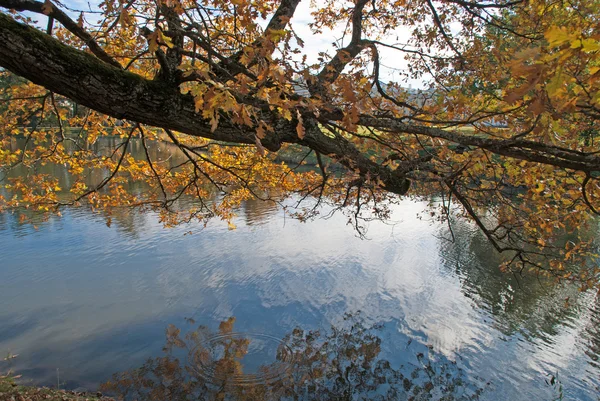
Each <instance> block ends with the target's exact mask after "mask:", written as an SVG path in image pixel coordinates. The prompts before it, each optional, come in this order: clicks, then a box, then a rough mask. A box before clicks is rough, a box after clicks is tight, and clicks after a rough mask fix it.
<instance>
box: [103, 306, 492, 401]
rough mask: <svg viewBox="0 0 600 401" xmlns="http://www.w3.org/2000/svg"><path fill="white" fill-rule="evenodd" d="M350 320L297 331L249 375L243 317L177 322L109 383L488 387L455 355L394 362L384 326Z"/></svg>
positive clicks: (238, 391)
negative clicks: (239, 329) (184, 326)
mask: <svg viewBox="0 0 600 401" xmlns="http://www.w3.org/2000/svg"><path fill="white" fill-rule="evenodd" d="M344 320H345V323H346V324H344V326H343V327H341V328H340V327H332V328H331V330H330V331H328V332H327V333H322V332H319V331H305V330H302V329H300V328H297V329H295V330H293V332H291V333H289V334H288V335H287V336H285V338H284V339H283V340H282V341H281V342H280V343H279V345H278V347H277V351H276V356H275V358H274V359H275V360H274V361H273V363H271V364H269V365H262V366H261V367H259V368H258V369H257V370H256V373H254V374H245V372H244V368H245V367H244V364H243V358H244V356H245V355H246V354H247V353H248V352H249V349H250V347H252V341H253V340H252V339H251V337H244V336H241V335H239V334H236V333H235V332H234V323H235V318H230V319H228V320H226V321H223V322H221V324H220V326H219V330H218V332H217V333H214V332H211V331H210V330H209V329H207V328H206V327H204V326H200V327H198V328H197V329H196V330H193V331H190V332H189V333H187V334H186V335H184V336H182V333H181V330H180V329H178V328H176V327H175V326H172V325H171V326H169V328H168V329H167V333H166V334H167V340H166V346H165V347H164V352H165V355H164V356H162V357H158V358H155V359H149V360H148V361H147V362H146V363H145V364H144V365H143V366H142V367H140V368H138V369H133V370H130V371H126V372H122V373H117V374H115V375H114V376H113V379H112V380H111V381H109V382H107V383H105V384H103V385H102V390H103V391H105V392H109V393H113V394H116V395H117V396H119V397H120V398H124V399H135V400H425V399H427V400H476V399H479V396H480V395H481V393H482V391H483V388H481V387H477V386H475V385H474V384H472V383H469V381H468V380H467V378H466V375H465V374H464V373H463V371H462V370H461V369H460V368H458V367H457V366H456V364H455V363H454V362H451V361H434V360H433V359H430V358H429V357H428V356H426V355H424V354H423V353H419V354H417V355H416V357H417V360H418V363H419V364H418V365H415V364H410V366H400V367H398V368H394V367H393V366H392V363H390V362H389V361H387V360H385V359H383V358H382V357H381V355H380V354H381V338H380V337H379V336H378V335H377V333H378V331H379V330H380V329H381V328H382V326H377V325H374V326H367V325H366V324H365V323H364V321H363V320H362V319H361V318H360V316H356V315H347V316H346V317H345V319H344ZM191 323H193V321H191ZM407 352H408V351H407ZM209 365H210V366H209Z"/></svg>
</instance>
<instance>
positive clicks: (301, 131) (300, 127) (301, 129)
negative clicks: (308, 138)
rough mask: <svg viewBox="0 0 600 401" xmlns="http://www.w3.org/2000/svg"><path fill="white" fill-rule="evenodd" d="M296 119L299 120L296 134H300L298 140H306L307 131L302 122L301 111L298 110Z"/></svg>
mask: <svg viewBox="0 0 600 401" xmlns="http://www.w3.org/2000/svg"><path fill="white" fill-rule="evenodd" d="M296 118H298V124H297V125H296V133H297V134H298V138H300V139H304V137H305V135H306V130H305V129H304V123H303V122H302V114H300V111H299V110H296Z"/></svg>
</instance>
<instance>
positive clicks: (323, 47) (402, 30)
mask: <svg viewBox="0 0 600 401" xmlns="http://www.w3.org/2000/svg"><path fill="white" fill-rule="evenodd" d="M62 3H63V4H64V5H65V6H67V7H69V8H73V9H79V10H90V9H92V10H94V9H97V5H98V4H100V0H92V1H85V0H64V1H63V2H62ZM324 3H325V2H324V1H323V0H302V1H301V2H300V4H299V5H298V8H297V9H296V12H295V13H294V17H293V18H292V21H291V24H292V27H293V29H294V31H295V32H296V34H297V35H298V36H299V37H300V38H301V39H302V40H303V41H304V48H303V52H304V54H306V55H307V61H308V62H309V63H311V62H317V58H318V53H319V52H322V51H325V52H327V53H329V54H330V55H333V54H334V53H335V48H334V46H333V43H334V42H336V41H338V40H340V39H341V38H342V36H343V35H342V33H343V27H341V26H339V27H336V28H335V29H333V30H329V29H327V28H324V29H323V33H322V34H319V35H315V34H313V33H312V32H311V30H310V28H309V23H310V22H312V21H313V17H312V16H311V12H312V11H314V10H315V9H317V8H318V7H320V6H322V5H323V4H324ZM349 4H350V2H349ZM74 17H75V18H76V17H78V15H74ZM36 18H38V19H39V15H38V16H36ZM262 22H263V24H264V25H266V21H262ZM408 36H410V32H409V30H408V28H406V27H399V28H397V29H396V30H394V31H393V32H392V33H391V34H390V37H394V38H396V37H399V38H407V37H408ZM343 45H345V43H343ZM379 53H380V56H381V66H380V77H381V80H382V81H384V82H388V81H392V82H401V83H402V85H403V86H408V87H412V88H424V87H425V83H424V82H423V81H422V80H409V81H407V82H403V81H401V79H402V78H401V77H400V75H399V74H398V72H397V71H396V69H405V68H406V67H407V61H406V60H404V56H403V55H401V54H399V53H398V52H397V51H394V50H392V49H388V48H380V49H379Z"/></svg>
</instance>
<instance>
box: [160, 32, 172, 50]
mask: <svg viewBox="0 0 600 401" xmlns="http://www.w3.org/2000/svg"><path fill="white" fill-rule="evenodd" d="M158 34H159V35H160V40H162V41H163V42H164V44H165V45H167V47H168V48H169V49H172V48H173V46H174V45H173V41H172V40H171V38H170V37H168V36H167V35H165V34H164V33H162V31H158Z"/></svg>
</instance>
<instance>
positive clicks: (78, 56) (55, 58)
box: [0, 14, 408, 194]
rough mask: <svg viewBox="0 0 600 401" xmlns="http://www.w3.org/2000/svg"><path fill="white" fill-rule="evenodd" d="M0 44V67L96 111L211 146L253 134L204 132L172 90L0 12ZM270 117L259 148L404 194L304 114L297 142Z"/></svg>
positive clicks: (230, 129)
mask: <svg viewBox="0 0 600 401" xmlns="http://www.w3.org/2000/svg"><path fill="white" fill-rule="evenodd" d="M0 43H3V45H2V46H0V66H2V67H5V68H7V69H9V70H10V71H12V72H14V73H15V74H18V75H20V76H22V77H25V78H27V79H29V80H30V81H32V82H33V83H36V84H38V85H42V86H44V87H46V88H48V89H49V90H51V91H53V92H56V93H60V94H61V95H64V96H67V97H69V98H70V99H73V100H75V101H76V102H77V103H79V104H82V105H85V106H87V107H90V108H92V109H94V110H97V111H99V112H101V113H104V114H107V115H110V116H113V117H116V118H120V119H128V120H131V121H135V122H138V123H142V124H148V125H152V126H156V127H162V128H165V129H172V130H175V131H179V132H182V133H185V134H189V135H193V136H199V137H203V138H207V139H212V140H217V141H223V142H234V143H244V144H254V143H255V140H256V139H255V131H254V129H252V128H251V127H247V126H239V125H236V124H233V123H231V122H230V121H229V120H228V119H227V118H222V119H221V121H220V123H219V126H218V128H217V129H216V130H214V131H213V130H211V124H210V121H208V120H206V119H205V118H203V117H202V115H201V114H200V113H197V112H196V109H195V103H194V99H193V97H192V96H190V95H183V94H181V93H180V91H179V88H178V86H176V85H169V84H168V83H166V82H163V81H150V80H147V79H144V78H142V77H140V76H138V75H136V74H133V73H130V72H128V71H123V70H120V69H117V68H115V67H112V66H109V65H107V64H105V63H102V62H100V61H99V60H98V59H97V58H95V57H94V56H92V55H90V54H87V53H85V52H83V51H80V50H77V49H73V48H70V47H68V46H66V45H63V44H61V43H60V42H58V41H57V40H55V39H54V38H51V37H50V36H48V35H46V34H44V33H42V32H40V31H38V30H37V29H34V28H32V27H29V26H26V25H23V24H20V23H18V22H16V21H14V20H13V19H12V18H10V17H9V16H7V15H5V14H0ZM265 118H268V116H265ZM270 118H271V121H269V123H270V124H271V125H272V126H273V127H274V132H270V133H269V135H267V136H266V137H265V138H263V139H262V140H261V142H262V144H263V146H264V147H265V148H267V149H269V150H271V151H277V150H278V149H279V148H280V147H281V145H282V144H283V143H286V142H287V143H299V144H301V145H304V146H307V147H310V148H311V149H313V150H316V151H318V152H320V153H322V154H325V155H328V156H330V157H333V158H335V159H337V160H338V161H339V162H340V163H341V164H343V165H344V166H346V167H348V168H350V169H353V170H354V169H357V170H358V171H360V172H361V174H362V175H364V176H365V177H367V176H370V177H373V178H375V177H377V178H379V179H380V180H381V181H382V182H383V183H384V185H385V187H386V188H387V189H388V190H389V191H391V192H395V193H400V194H403V193H405V192H406V191H407V190H408V184H407V180H406V179H405V177H404V175H403V174H404V172H400V171H398V172H394V171H392V170H390V169H389V168H387V167H385V166H381V165H379V164H378V163H376V162H374V161H372V160H371V159H370V158H369V157H367V156H365V155H363V154H362V153H361V152H360V151H359V150H358V149H357V148H356V147H355V146H354V145H353V144H352V143H351V142H349V141H348V140H347V139H345V138H343V137H341V136H336V137H335V138H331V137H328V136H326V135H324V134H323V132H322V131H321V128H320V127H319V125H318V123H317V121H316V119H314V118H313V117H311V115H310V114H307V115H306V116H304V126H305V129H306V135H305V137H304V139H300V138H298V136H297V135H296V125H297V121H287V120H285V119H282V118H281V117H278V116H277V115H276V114H272V115H271V117H270Z"/></svg>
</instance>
